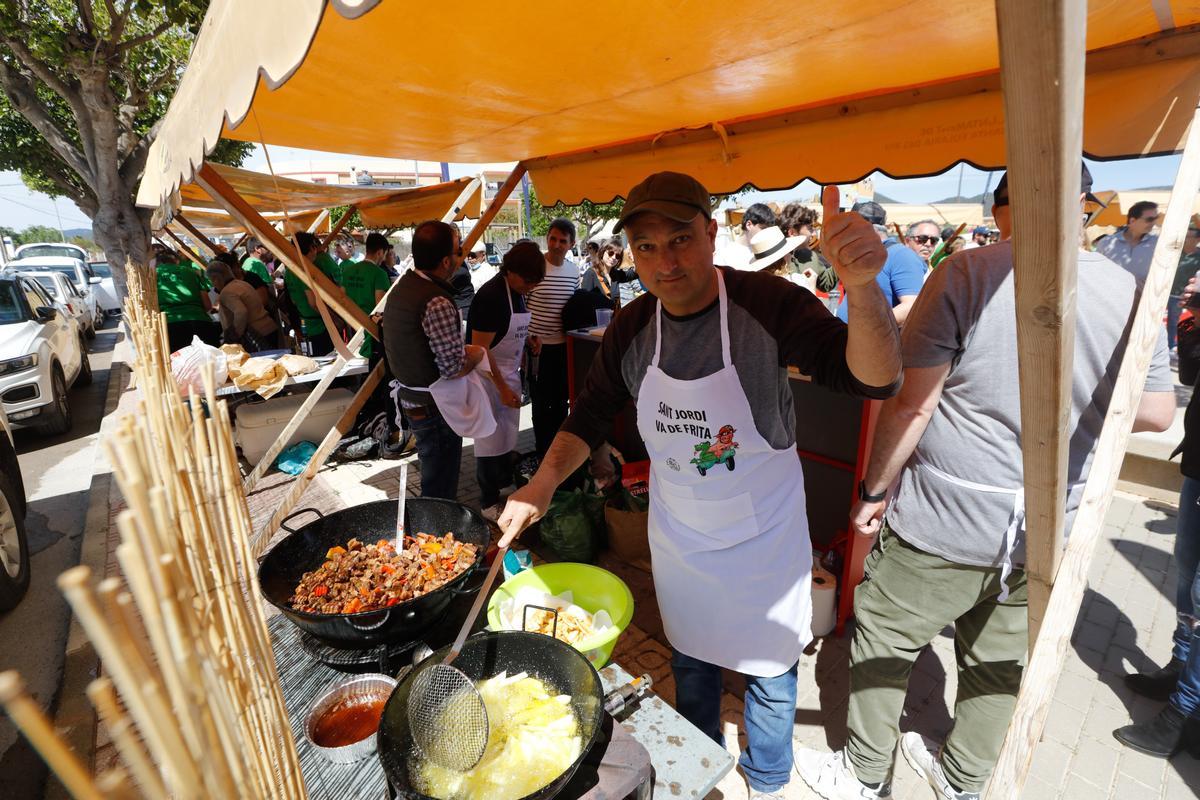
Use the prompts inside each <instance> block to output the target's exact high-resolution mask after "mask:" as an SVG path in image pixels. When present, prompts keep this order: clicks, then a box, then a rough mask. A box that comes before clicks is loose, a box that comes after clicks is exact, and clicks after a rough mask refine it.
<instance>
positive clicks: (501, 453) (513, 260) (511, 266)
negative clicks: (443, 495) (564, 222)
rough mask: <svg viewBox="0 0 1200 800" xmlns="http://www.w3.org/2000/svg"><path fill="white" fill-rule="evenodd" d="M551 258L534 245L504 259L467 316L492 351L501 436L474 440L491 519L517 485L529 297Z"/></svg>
mask: <svg viewBox="0 0 1200 800" xmlns="http://www.w3.org/2000/svg"><path fill="white" fill-rule="evenodd" d="M545 274H546V259H545V257H544V256H543V255H542V251H541V250H539V249H538V246H537V245H536V244H534V243H533V242H519V243H518V244H515V245H513V246H512V248H510V249H509V251H508V252H507V253H505V254H504V261H503V262H502V263H501V265H500V273H499V274H498V275H496V277H494V278H492V279H491V280H489V281H488V282H487V283H485V284H484V285H483V286H481V287H480V288H479V291H478V292H476V293H475V299H474V300H472V301H471V311H470V315H469V316H468V317H467V337H468V339H469V341H470V342H471V344H474V345H478V346H479V347H484V348H487V365H488V372H489V373H490V374H491V377H492V385H493V387H494V389H495V391H494V392H492V395H491V400H492V413H493V414H495V417H496V432H495V433H493V434H492V435H491V436H486V437H484V438H482V439H476V440H475V479H476V481H478V483H479V506H480V508H482V509H483V515H484V516H485V517H487V518H488V519H490V520H493V521H494V520H495V519H496V518H497V517H499V516H500V511H501V507H500V490H501V489H503V488H504V487H506V486H508V485H509V484H510V483H512V482H513V462H512V452H513V450H515V449H516V447H517V430H518V429H519V428H520V426H521V359H522V355H523V353H524V350H525V338H526V336H528V334H529V320H530V317H531V314H530V313H529V311H528V310H527V309H526V307H525V296H526V295H527V294H529V292H530V290H532V289H533V287H535V286H537V285H538V284H539V283H541V282H542V277H543V276H545Z"/></svg>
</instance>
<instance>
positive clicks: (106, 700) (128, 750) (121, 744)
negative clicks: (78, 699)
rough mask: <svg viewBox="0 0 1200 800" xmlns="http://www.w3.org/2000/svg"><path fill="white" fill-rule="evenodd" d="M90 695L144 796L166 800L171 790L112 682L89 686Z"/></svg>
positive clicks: (104, 680)
mask: <svg viewBox="0 0 1200 800" xmlns="http://www.w3.org/2000/svg"><path fill="white" fill-rule="evenodd" d="M87 695H88V699H90V700H91V701H92V705H93V706H94V707H95V709H96V712H97V713H98V714H99V715H100V719H101V721H103V722H104V726H105V727H106V728H108V732H109V735H111V736H112V740H113V744H114V745H115V746H116V748H117V753H119V754H120V756H121V760H122V761H123V762H124V763H125V766H127V767H129V769H130V770H131V771H132V772H133V776H134V777H135V778H136V779H137V782H138V785H140V786H141V787H142V794H144V795H146V797H148V798H151V800H158V798H164V800H165V798H166V797H167V787H166V786H164V785H163V782H162V776H161V775H159V774H158V770H157V769H156V768H155V766H154V762H152V761H151V760H150V754H149V753H147V752H146V748H144V747H143V746H142V743H141V740H139V739H138V736H137V730H136V728H135V727H134V725H133V721H132V720H130V719H129V715H128V714H126V713H125V711H124V710H123V709H122V708H121V704H120V701H118V700H117V692H116V690H115V689H114V688H113V683H112V681H111V680H109V679H108V678H97V679H96V680H94V681H92V682H91V683H90V684H88V687H87Z"/></svg>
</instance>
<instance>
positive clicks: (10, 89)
mask: <svg viewBox="0 0 1200 800" xmlns="http://www.w3.org/2000/svg"><path fill="white" fill-rule="evenodd" d="M0 87H3V89H4V93H5V95H7V97H8V101H9V102H10V103H12V106H13V108H15V109H16V110H17V112H18V113H19V114H20V115H21V116H23V117H24V118H25V119H26V120H28V121H29V124H30V125H32V126H33V127H34V128H35V129H36V130H37V132H38V133H40V134H41V135H42V136H43V137H45V139H46V142H47V143H48V144H49V145H50V147H51V148H52V149H53V150H54V152H55V153H56V154H57V155H58V157H59V158H61V159H62V160H63V161H64V162H65V163H66V165H67V166H69V167H70V168H71V169H73V170H75V171H76V172H77V173H79V177H80V179H81V180H83V181H84V183H87V184H89V185H94V184H95V181H96V176H95V172H94V171H93V170H92V168H91V166H90V165H89V164H88V162H87V160H86V159H85V158H84V157H83V154H82V153H80V152H79V148H77V147H76V146H75V143H74V142H72V141H71V140H69V139H67V138H66V136H64V135H63V133H62V131H60V130H59V129H58V125H57V123H55V121H54V118H53V117H52V116H51V115H50V111H49V110H48V109H47V108H46V107H45V106H44V105H42V102H41V101H40V100H39V99H38V96H37V91H36V89H35V88H34V85H33V82H32V81H31V80H30V79H29V78H27V77H26V76H24V75H22V74H21V73H20V72H17V71H16V70H14V69H13V68H12V67H10V66H9V65H8V64H6V63H4V61H3V60H2V59H0Z"/></svg>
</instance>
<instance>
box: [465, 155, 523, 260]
mask: <svg viewBox="0 0 1200 800" xmlns="http://www.w3.org/2000/svg"><path fill="white" fill-rule="evenodd" d="M524 175H525V162H524V161H519V162H517V165H516V166H515V167H513V171H512V172H510V173H509V175H508V177H507V178H505V179H504V183H502V184H500V188H499V189H498V190H497V191H496V196H495V197H493V198H492V202H491V203H490V204H488V207H487V210H485V211H484V212H483V216H481V217H480V218H479V221H478V222H476V223H475V227H473V228H471V232H470V233H469V234H467V239H466V241H465V242H463V243H462V247H460V248H459V252H461V253H469V252H471V248H472V247H474V246H475V243H476V242H478V241H479V240H480V238H482V237H483V232H484V231H485V230H487V226H488V225H491V224H492V220H494V219H495V218H496V215H497V214H499V213H500V209H502V208H504V203H505V202H506V201H507V200H508V196H509V195H511V194H512V193H513V189H516V188H517V186H519V185H520V183H521V178H522V177H524ZM464 202H465V201H464Z"/></svg>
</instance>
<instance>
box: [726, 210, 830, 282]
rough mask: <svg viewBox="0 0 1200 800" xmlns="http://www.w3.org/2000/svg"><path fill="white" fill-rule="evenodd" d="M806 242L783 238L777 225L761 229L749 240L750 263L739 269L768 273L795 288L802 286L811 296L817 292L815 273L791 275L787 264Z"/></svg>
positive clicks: (796, 238)
mask: <svg viewBox="0 0 1200 800" xmlns="http://www.w3.org/2000/svg"><path fill="white" fill-rule="evenodd" d="M806 241H808V237H807V236H784V235H783V231H782V230H781V229H780V228H779V226H777V225H772V226H770V227H767V228H763V229H762V230H760V231H759V232H758V233H756V234H754V237H753V238H752V239H751V240H750V252H751V253H752V254H753V255H752V256H751V258H750V263H748V264H747V265H746V266H744V267H741V269H744V270H748V271H751V272H768V273H770V274H772V275H778V276H779V277H781V278H786V279H788V280H789V281H791V282H792V283H794V284H796V285H797V286H803V287H804V288H805V289H808V290H809V291H810V292H812V293H813V294H816V290H817V273H816V272H813V271H812V270H806V271H805V272H803V273H794V274H793V273H791V271H790V270H789V269H788V262H789V261H790V260H791V257H792V253H793V252H795V250H796V248H797V247H799V246H800V245H802V244H804V243H805V242H806Z"/></svg>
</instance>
